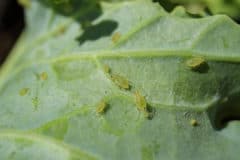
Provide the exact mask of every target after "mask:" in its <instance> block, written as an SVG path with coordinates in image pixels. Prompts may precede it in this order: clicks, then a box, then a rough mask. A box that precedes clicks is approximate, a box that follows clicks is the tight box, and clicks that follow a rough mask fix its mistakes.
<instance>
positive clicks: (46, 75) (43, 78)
mask: <svg viewBox="0 0 240 160" xmlns="http://www.w3.org/2000/svg"><path fill="white" fill-rule="evenodd" d="M39 77H40V79H41V80H43V81H45V80H47V78H48V74H47V73H46V72H42V73H41V74H40V75H39Z"/></svg>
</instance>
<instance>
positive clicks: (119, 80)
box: [111, 74, 130, 89]
mask: <svg viewBox="0 0 240 160" xmlns="http://www.w3.org/2000/svg"><path fill="white" fill-rule="evenodd" d="M111 79H112V81H113V82H114V83H115V84H116V85H117V86H118V87H120V88H122V89H129V88H130V85H129V82H128V80H127V79H126V78H124V77H122V76H119V75H116V74H113V75H111Z"/></svg>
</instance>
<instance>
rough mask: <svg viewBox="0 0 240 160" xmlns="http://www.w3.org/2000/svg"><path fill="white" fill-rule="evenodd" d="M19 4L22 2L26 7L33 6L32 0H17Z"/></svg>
mask: <svg viewBox="0 0 240 160" xmlns="http://www.w3.org/2000/svg"><path fill="white" fill-rule="evenodd" d="M17 2H18V4H20V5H21V6H22V7H24V8H30V7H31V0H17Z"/></svg>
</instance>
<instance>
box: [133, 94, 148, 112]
mask: <svg viewBox="0 0 240 160" xmlns="http://www.w3.org/2000/svg"><path fill="white" fill-rule="evenodd" d="M135 102H136V105H137V108H138V110H139V111H143V112H147V102H146V99H145V97H143V96H142V95H141V94H140V92H139V91H136V92H135Z"/></svg>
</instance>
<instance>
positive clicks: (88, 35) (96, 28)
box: [77, 20, 118, 44]
mask: <svg viewBox="0 0 240 160" xmlns="http://www.w3.org/2000/svg"><path fill="white" fill-rule="evenodd" d="M117 26H118V24H117V23H116V22H115V21H110V20H105V21H102V22H100V23H98V24H96V25H91V26H89V27H86V28H85V30H84V33H83V34H82V35H81V36H80V37H79V38H77V40H78V41H79V43H80V44H83V43H84V42H85V41H87V40H91V41H94V40H97V39H99V38H101V37H107V36H109V35H111V34H112V33H113V31H114V30H115V29H116V28H117Z"/></svg>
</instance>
